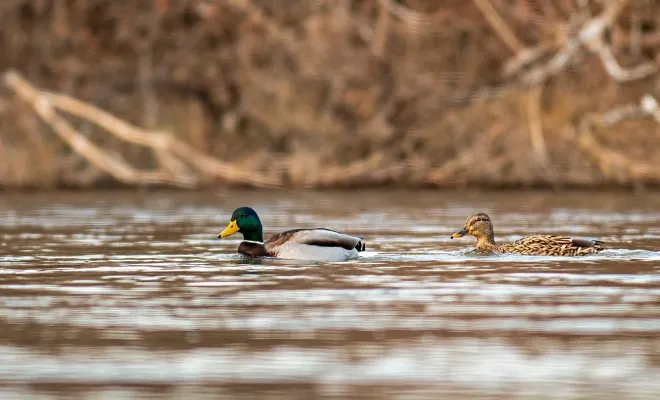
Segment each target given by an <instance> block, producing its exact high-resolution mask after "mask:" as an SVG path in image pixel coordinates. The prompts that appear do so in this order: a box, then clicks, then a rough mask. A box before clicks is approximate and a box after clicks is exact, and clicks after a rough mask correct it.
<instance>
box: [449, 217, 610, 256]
mask: <svg viewBox="0 0 660 400" xmlns="http://www.w3.org/2000/svg"><path fill="white" fill-rule="evenodd" d="M468 234H469V235H472V236H474V237H475V238H477V246H476V250H477V251H479V252H497V253H513V254H524V255H539V256H583V255H587V254H595V253H598V252H600V251H601V250H603V242H602V241H600V240H589V239H574V238H569V237H564V236H555V235H533V236H527V237H524V238H522V239H519V240H516V241H515V242H511V243H505V244H501V245H498V244H497V243H495V233H494V230H493V224H492V222H491V220H490V217H489V216H488V215H486V214H485V213H482V212H478V213H475V214H473V215H472V216H470V218H468V219H467V221H466V222H465V227H464V228H463V229H461V230H460V231H458V232H456V233H454V234H453V235H452V236H451V238H452V239H455V238H459V237H462V236H465V235H468Z"/></svg>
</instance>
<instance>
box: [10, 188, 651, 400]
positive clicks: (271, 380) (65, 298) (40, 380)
mask: <svg viewBox="0 0 660 400" xmlns="http://www.w3.org/2000/svg"><path fill="white" fill-rule="evenodd" d="M242 205H250V206H252V207H254V208H255V209H256V210H257V212H258V213H259V215H260V217H261V220H262V222H263V223H264V226H265V233H266V236H268V235H269V234H271V233H274V232H278V231H281V230H284V229H287V228H292V227H317V226H322V227H327V228H330V229H335V230H341V231H345V232H347V233H351V234H356V235H359V236H363V237H364V238H365V240H366V243H367V252H365V253H362V257H361V258H360V259H358V260H352V261H349V262H343V263H330V264H328V263H312V262H291V261H285V260H272V259H270V260H246V259H242V258H241V257H239V256H238V255H236V254H235V253H236V248H237V246H238V243H239V241H240V235H236V236H232V237H231V238H228V239H223V240H220V239H217V234H218V233H219V232H220V231H221V230H222V229H223V228H224V227H225V226H226V224H227V222H228V218H229V215H230V214H231V212H232V210H233V209H234V208H236V207H238V206H242ZM478 210H481V211H486V212H488V213H489V214H490V215H491V218H492V219H493V221H494V224H495V231H496V234H497V237H498V238H499V240H500V241H505V240H513V239H516V238H519V237H521V236H522V235H525V234H531V233H549V234H550V233H551V234H567V235H577V236H582V237H590V238H594V237H598V238H600V239H602V240H604V241H606V242H607V246H608V250H606V251H605V252H603V253H601V254H599V255H596V256H588V257H584V258H565V257H561V258H551V257H526V256H514V255H507V256H486V257H485V256H474V255H471V254H468V250H469V249H470V248H471V246H473V245H474V241H473V239H472V238H463V239H460V240H450V239H449V235H450V234H451V233H453V232H454V231H456V230H458V229H459V228H461V227H462V226H463V223H464V221H465V219H466V218H467V216H469V215H470V214H471V213H472V212H474V211H478ZM0 296H1V297H0V397H1V398H3V399H11V398H24V397H36V398H51V397H62V398H69V397H70V396H72V395H73V396H78V397H79V398H90V397H96V396H100V395H103V396H104V398H107V399H124V398H149V399H154V398H246V399H247V398H278V399H279V398H282V399H290V398H337V399H341V398H348V397H364V398H405V399H425V398H502V399H512V398H516V399H517V398H520V399H546V398H553V399H573V398H575V399H586V398H599V399H605V398H606V399H609V398H611V399H620V398H626V399H647V398H648V399H652V398H657V396H658V394H659V393H660V196H659V195H658V194H642V195H633V194H611V193H598V194H593V193H592V194H575V193H574V194H552V193H525V194H520V193H514V192H508V193H478V192H465V193H462V192H438V191H436V192H432V191H428V192H404V191H399V192H389V191H351V192H325V193H305V194H301V193H290V192H284V191H275V192H270V191H239V192H235V191H219V192H207V193H169V192H161V191H153V192H144V193H139V194H134V193H129V192H94V193H85V192H80V193H76V192H73V193H59V194H46V195H44V194H20V195H10V194H3V195H0Z"/></svg>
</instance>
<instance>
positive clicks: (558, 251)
mask: <svg viewBox="0 0 660 400" xmlns="http://www.w3.org/2000/svg"><path fill="white" fill-rule="evenodd" d="M497 250H498V251H500V252H503V253H514V254H524V255H541V256H582V255H587V254H595V253H598V252H599V251H601V250H603V242H601V241H599V240H589V239H574V238H570V237H565V236H554V235H534V236H527V237H524V238H522V239H519V240H516V241H515V242H511V243H506V244H503V245H500V246H497Z"/></svg>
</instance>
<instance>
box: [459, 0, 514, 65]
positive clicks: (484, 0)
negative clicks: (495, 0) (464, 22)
mask: <svg viewBox="0 0 660 400" xmlns="http://www.w3.org/2000/svg"><path fill="white" fill-rule="evenodd" d="M472 2H473V3H474V5H475V6H477V8H478V9H479V11H481V13H482V14H483V16H484V17H485V18H486V20H487V21H488V23H489V24H490V26H491V28H493V30H494V31H495V32H496V33H497V35H498V36H499V37H500V38H501V39H502V41H504V43H506V45H507V46H509V48H510V49H511V50H512V51H513V52H514V53H518V52H520V51H522V50H523V49H524V48H525V45H524V44H523V43H522V42H521V41H520V40H519V39H518V38H517V37H516V35H515V34H514V33H513V31H512V30H511V29H509V27H508V26H507V24H506V23H505V22H504V20H503V19H502V17H500V15H499V14H498V13H497V10H495V7H493V5H492V4H491V2H490V1H489V0H472Z"/></svg>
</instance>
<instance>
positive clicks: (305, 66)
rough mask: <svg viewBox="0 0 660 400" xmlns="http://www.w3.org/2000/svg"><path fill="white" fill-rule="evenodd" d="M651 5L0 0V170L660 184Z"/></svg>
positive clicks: (88, 176)
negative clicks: (0, 47) (0, 51)
mask: <svg viewBox="0 0 660 400" xmlns="http://www.w3.org/2000/svg"><path fill="white" fill-rule="evenodd" d="M580 4H584V5H583V6H580ZM659 15H660V3H659V2H654V1H647V0H607V1H606V0H600V1H598V0H590V1H584V2H576V1H572V0H571V1H564V0H557V1H532V0H468V1H457V0H447V1H436V0H362V1H359V0H307V1H300V0H279V1H273V0H216V1H208V0H136V1H133V2H120V1H107V0H97V1H88V0H61V1H55V0H12V1H3V2H0V24H1V26H2V27H3V29H2V30H0V46H2V49H3V52H2V54H0V73H3V78H4V79H3V84H2V88H1V89H0V160H2V161H1V162H0V185H1V186H3V187H44V188H46V187H60V186H81V187H92V186H95V185H99V184H105V183H107V182H108V181H118V182H123V183H126V184H131V185H135V184H172V185H177V186H188V187H195V186H202V185H209V184H218V183H222V184H247V185H254V186H272V185H275V186H287V187H333V186H360V185H380V184H394V185H413V186H415V185H417V186H425V185H438V186H464V185H487V186H509V185H551V186H563V185H570V186H597V185H607V184H622V185H631V184H633V185H634V184H654V185H657V184H660V109H659V107H658V103H657V101H656V100H655V99H656V98H658V97H659V96H660V18H658V16H659ZM138 127H140V128H138Z"/></svg>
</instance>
